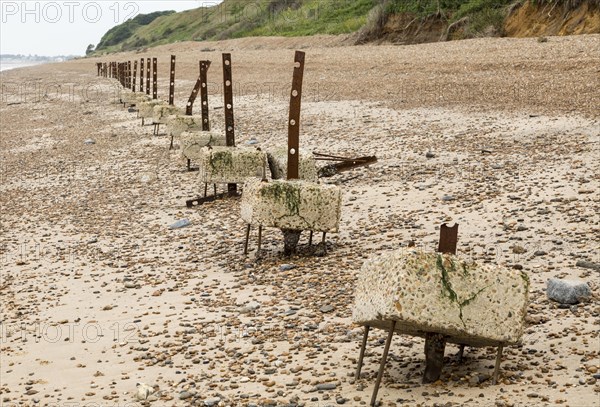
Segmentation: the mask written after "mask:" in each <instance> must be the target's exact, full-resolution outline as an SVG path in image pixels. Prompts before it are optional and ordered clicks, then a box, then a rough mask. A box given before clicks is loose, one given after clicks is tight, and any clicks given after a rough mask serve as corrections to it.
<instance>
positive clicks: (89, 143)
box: [83, 138, 96, 145]
mask: <svg viewBox="0 0 600 407" xmlns="http://www.w3.org/2000/svg"><path fill="white" fill-rule="evenodd" d="M83 144H87V145H92V144H96V140H94V139H91V138H89V139H87V140H85V141H84V142H83Z"/></svg>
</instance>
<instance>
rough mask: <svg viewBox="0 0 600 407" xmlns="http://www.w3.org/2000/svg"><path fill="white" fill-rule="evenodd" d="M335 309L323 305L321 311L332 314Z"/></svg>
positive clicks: (331, 306)
mask: <svg viewBox="0 0 600 407" xmlns="http://www.w3.org/2000/svg"><path fill="white" fill-rule="evenodd" d="M334 309H335V307H334V306H333V305H323V306H322V307H321V308H319V311H321V312H322V313H324V314H326V313H329V312H332V311H333V310H334Z"/></svg>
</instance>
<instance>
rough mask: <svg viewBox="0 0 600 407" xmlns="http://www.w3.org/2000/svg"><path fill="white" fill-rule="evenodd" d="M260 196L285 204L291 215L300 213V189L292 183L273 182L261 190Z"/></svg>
mask: <svg viewBox="0 0 600 407" xmlns="http://www.w3.org/2000/svg"><path fill="white" fill-rule="evenodd" d="M260 194H261V196H262V197H265V198H267V199H272V200H273V201H275V202H280V203H283V204H285V205H286V207H287V210H288V214H289V215H298V214H299V213H300V188H298V187H297V186H295V185H293V184H292V183H289V182H285V181H280V182H271V183H269V184H268V185H267V186H265V187H263V188H262V189H261V191H260Z"/></svg>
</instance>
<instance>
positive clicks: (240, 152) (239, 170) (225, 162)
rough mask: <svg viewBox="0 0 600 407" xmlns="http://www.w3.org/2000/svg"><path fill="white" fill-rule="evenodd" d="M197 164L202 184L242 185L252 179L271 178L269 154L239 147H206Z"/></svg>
mask: <svg viewBox="0 0 600 407" xmlns="http://www.w3.org/2000/svg"><path fill="white" fill-rule="evenodd" d="M196 162H197V163H198V166H199V176H200V179H201V182H207V183H209V184H219V183H227V184H229V183H236V184H242V183H244V182H246V181H248V180H249V179H251V178H262V177H263V174H266V176H267V177H268V178H270V177H269V164H268V162H267V154H266V153H264V152H263V151H259V150H255V149H244V148H239V147H212V148H209V147H204V148H202V150H201V152H200V155H199V157H198V158H197V160H196Z"/></svg>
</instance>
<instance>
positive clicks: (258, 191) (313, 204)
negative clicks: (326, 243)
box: [241, 180, 342, 233]
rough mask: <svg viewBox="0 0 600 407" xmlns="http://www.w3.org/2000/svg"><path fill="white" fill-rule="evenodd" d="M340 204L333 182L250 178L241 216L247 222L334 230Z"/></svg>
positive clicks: (336, 229)
mask: <svg viewBox="0 0 600 407" xmlns="http://www.w3.org/2000/svg"><path fill="white" fill-rule="evenodd" d="M341 208H342V192H341V189H340V188H339V187H337V186H335V185H325V184H316V183H314V182H306V181H301V180H294V181H283V180H274V181H272V182H261V181H260V180H251V181H248V182H247V183H246V185H245V186H244V193H243V194H242V203H241V216H242V219H243V220H244V221H245V222H246V223H248V224H251V225H261V226H267V227H276V228H280V229H292V230H312V231H314V232H333V233H336V232H337V231H338V229H339V225H340V217H341Z"/></svg>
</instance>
